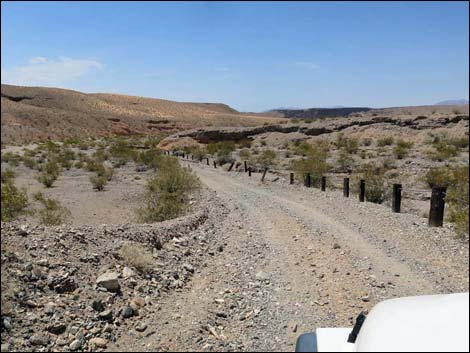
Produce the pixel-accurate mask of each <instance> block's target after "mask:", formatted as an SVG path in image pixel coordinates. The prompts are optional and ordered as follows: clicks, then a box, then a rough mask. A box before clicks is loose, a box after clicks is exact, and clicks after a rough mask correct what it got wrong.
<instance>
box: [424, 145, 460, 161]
mask: <svg viewBox="0 0 470 353" xmlns="http://www.w3.org/2000/svg"><path fill="white" fill-rule="evenodd" d="M433 146H434V149H435V150H434V151H432V152H430V153H428V157H429V158H430V159H432V160H434V161H439V162H443V161H446V160H448V159H450V158H452V157H455V156H457V155H458V154H459V150H458V148H457V147H455V146H454V145H451V144H449V143H448V142H447V141H445V140H441V141H438V142H435V143H433Z"/></svg>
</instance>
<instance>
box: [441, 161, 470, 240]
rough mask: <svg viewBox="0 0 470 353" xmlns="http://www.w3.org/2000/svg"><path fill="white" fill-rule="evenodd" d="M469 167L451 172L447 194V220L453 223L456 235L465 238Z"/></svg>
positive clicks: (467, 227) (467, 228)
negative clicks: (450, 181)
mask: <svg viewBox="0 0 470 353" xmlns="http://www.w3.org/2000/svg"><path fill="white" fill-rule="evenodd" d="M469 182H470V180H469V166H468V165H467V166H464V167H456V168H454V169H453V170H452V184H451V186H450V188H449V190H448V192H447V196H446V202H448V204H449V219H450V221H451V222H454V223H455V228H456V232H457V234H458V235H459V236H460V237H462V238H465V237H466V236H468V234H469V226H468V211H469V190H468V189H469Z"/></svg>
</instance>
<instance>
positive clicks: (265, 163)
mask: <svg viewBox="0 0 470 353" xmlns="http://www.w3.org/2000/svg"><path fill="white" fill-rule="evenodd" d="M276 157H277V156H276V152H274V151H273V150H264V151H263V152H262V153H261V155H260V156H258V158H257V159H256V161H257V163H258V164H259V165H260V166H261V167H262V168H269V167H272V166H273V164H274V162H275V160H276Z"/></svg>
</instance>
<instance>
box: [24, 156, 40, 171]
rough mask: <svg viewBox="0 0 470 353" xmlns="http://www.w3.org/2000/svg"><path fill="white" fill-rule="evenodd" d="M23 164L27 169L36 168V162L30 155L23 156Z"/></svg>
mask: <svg viewBox="0 0 470 353" xmlns="http://www.w3.org/2000/svg"><path fill="white" fill-rule="evenodd" d="M23 164H24V166H25V167H27V168H29V169H36V168H37V162H36V160H35V159H34V158H31V157H23Z"/></svg>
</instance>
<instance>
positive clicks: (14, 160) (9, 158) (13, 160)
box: [2, 152, 21, 167]
mask: <svg viewBox="0 0 470 353" xmlns="http://www.w3.org/2000/svg"><path fill="white" fill-rule="evenodd" d="M20 161H21V156H20V155H19V154H17V153H13V152H5V153H3V154H2V162H4V163H8V164H10V165H11V166H12V167H17V166H18V165H19V164H20Z"/></svg>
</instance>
